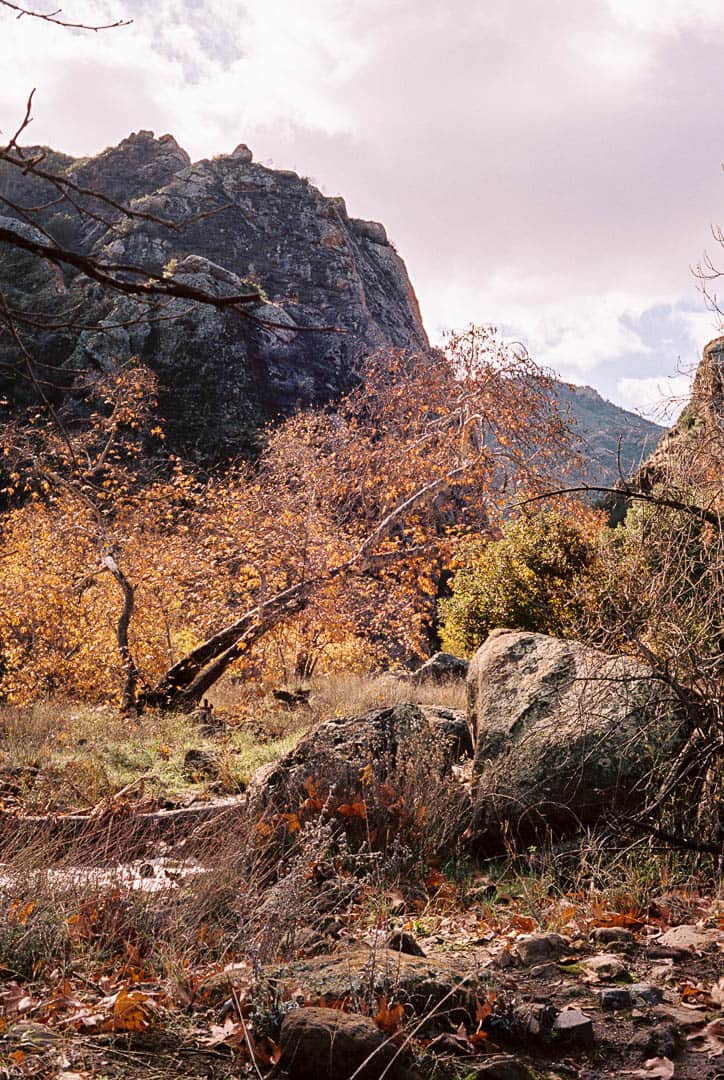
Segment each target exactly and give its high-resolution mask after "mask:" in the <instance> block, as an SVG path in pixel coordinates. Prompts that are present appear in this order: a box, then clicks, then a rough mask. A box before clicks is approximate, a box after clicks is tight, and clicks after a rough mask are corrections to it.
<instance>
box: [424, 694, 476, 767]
mask: <svg viewBox="0 0 724 1080" xmlns="http://www.w3.org/2000/svg"><path fill="white" fill-rule="evenodd" d="M420 708H421V709H422V712H423V713H424V714H425V716H426V717H427V720H428V722H429V724H430V727H431V728H432V731H433V733H434V735H435V736H436V737H437V738H439V739H440V740H442V741H443V742H444V744H445V746H446V747H447V748H448V749H449V758H450V760H451V761H460V760H461V759H462V758H471V757H472V756H473V740H472V736H471V734H470V728H469V727H468V722H467V720H466V718H465V713H464V712H462V711H460V710H459V709H444V708H442V707H441V706H439V705H421V706H420Z"/></svg>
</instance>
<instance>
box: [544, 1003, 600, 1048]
mask: <svg viewBox="0 0 724 1080" xmlns="http://www.w3.org/2000/svg"><path fill="white" fill-rule="evenodd" d="M553 1035H554V1036H555V1037H556V1038H558V1039H560V1040H561V1041H562V1042H564V1043H566V1044H567V1045H571V1046H591V1045H592V1043H593V1041H594V1034H593V1020H592V1019H591V1017H590V1016H586V1014H585V1013H584V1012H582V1011H581V1010H580V1009H576V1008H570V1009H563V1011H562V1012H560V1013H559V1014H558V1016H557V1017H556V1018H555V1020H554V1021H553Z"/></svg>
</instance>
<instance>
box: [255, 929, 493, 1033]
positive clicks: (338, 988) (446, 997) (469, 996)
mask: <svg viewBox="0 0 724 1080" xmlns="http://www.w3.org/2000/svg"><path fill="white" fill-rule="evenodd" d="M265 981H266V982H267V983H268V985H269V987H270V989H271V991H272V993H273V994H275V996H276V997H278V998H280V999H284V998H285V995H286V996H288V995H289V994H292V995H294V996H299V997H300V998H301V1000H303V1001H304V1002H314V1001H321V1000H322V999H324V1000H326V1001H334V1002H335V1003H338V1004H340V1005H344V1006H345V1007H346V1008H357V1007H358V1006H359V1005H360V1004H362V1003H366V1004H369V1003H372V1002H373V1001H379V1000H380V998H381V997H382V996H383V995H384V996H385V997H386V998H387V1000H388V1001H393V1000H394V1001H399V1002H401V1003H402V1004H405V1005H409V1006H410V1007H411V1008H412V1009H413V1010H414V1011H415V1012H416V1013H417V1014H418V1015H419V1016H422V1015H423V1014H425V1013H428V1012H430V1011H431V1010H435V1014H434V1015H435V1017H436V1018H437V1020H439V1021H441V1022H442V1023H443V1024H445V1025H447V1022H448V1020H449V1019H450V1018H451V1017H452V1018H453V1019H454V1018H455V1017H457V1018H458V1022H459V1021H460V1019H465V1018H466V1017H469V1013H470V1009H471V1006H472V1004H473V998H474V994H475V991H476V989H477V980H476V979H475V978H473V977H472V976H469V975H468V974H467V972H464V971H461V970H459V969H455V968H453V967H452V966H447V965H444V964H443V963H441V962H440V961H432V960H429V959H427V958H423V957H420V956H408V955H407V954H406V953H401V952H395V951H392V950H391V949H383V948H373V949H369V948H367V947H366V946H353V947H352V948H351V949H350V950H349V951H347V952H342V951H339V952H336V953H334V954H332V955H329V956H315V957H312V958H310V959H309V960H297V961H294V962H292V963H289V964H283V965H279V966H277V967H274V968H272V969H270V970H269V971H267V972H266V974H265ZM473 1012H474V1009H473Z"/></svg>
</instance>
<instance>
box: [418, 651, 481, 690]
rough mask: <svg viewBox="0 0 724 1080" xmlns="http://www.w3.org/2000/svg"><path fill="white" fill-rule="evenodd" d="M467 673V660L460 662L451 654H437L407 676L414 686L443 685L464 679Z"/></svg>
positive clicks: (457, 657)
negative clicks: (426, 684)
mask: <svg viewBox="0 0 724 1080" xmlns="http://www.w3.org/2000/svg"><path fill="white" fill-rule="evenodd" d="M467 673H468V662H467V660H461V658H460V657H459V656H453V654H452V653H446V652H437V653H435V655H434V656H431V657H430V659H429V660H426V661H425V663H424V664H423V665H422V667H419V668H418V669H417V671H414V672H413V673H412V675H410V676H409V681H410V682H411V683H415V684H416V685H422V684H425V683H445V682H452V681H453V680H456V679H464V678H465V677H466V675H467Z"/></svg>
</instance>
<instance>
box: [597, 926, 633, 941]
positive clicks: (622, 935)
mask: <svg viewBox="0 0 724 1080" xmlns="http://www.w3.org/2000/svg"><path fill="white" fill-rule="evenodd" d="M591 938H592V940H593V941H595V942H596V944H597V945H631V944H632V943H633V940H634V936H633V934H632V933H631V931H630V930H626V929H625V928H624V927H623V926H597V927H596V929H595V930H594V931H593V933H592V934H591Z"/></svg>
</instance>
